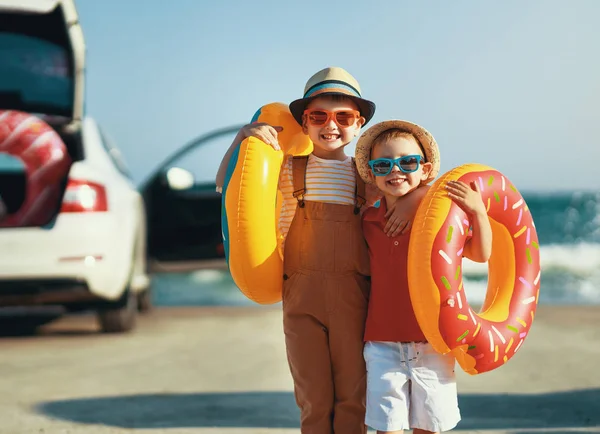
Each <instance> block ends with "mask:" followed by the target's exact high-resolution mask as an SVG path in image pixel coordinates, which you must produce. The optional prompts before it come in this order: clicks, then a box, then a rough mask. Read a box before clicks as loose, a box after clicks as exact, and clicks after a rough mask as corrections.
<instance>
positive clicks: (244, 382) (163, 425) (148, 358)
mask: <svg viewBox="0 0 600 434" xmlns="http://www.w3.org/2000/svg"><path fill="white" fill-rule="evenodd" d="M0 327H6V324H2V323H0ZM0 349H1V352H2V356H1V357H0V372H2V377H1V378H0V391H2V393H1V394H0V421H1V423H0V433H10V434H15V433H111V434H112V433H129V432H148V433H154V434H159V433H169V434H170V433H215V434H217V433H218V434H250V433H298V432H299V424H298V410H297V409H296V406H295V402H294V398H293V394H292V381H291V378H290V375H289V372H288V368H287V363H286V359H285V350H284V346H283V334H282V326H281V311H280V310H279V308H278V307H277V306H275V307H250V308H240V307H235V308H162V309H157V310H155V311H154V313H152V314H151V315H150V316H148V317H144V318H143V319H142V320H141V321H140V323H139V326H138V328H137V330H136V331H135V332H133V333H131V334H128V335H102V334H98V333H97V332H96V324H95V322H94V319H93V317H90V316H77V317H68V318H65V319H60V320H58V321H56V322H54V323H51V324H49V325H46V326H44V327H43V328H42V329H41V330H40V333H39V334H37V335H33V336H17V337H11V336H5V337H0ZM599 362H600V306H593V307H583V306H581V307H563V306H560V307H559V306H556V307H554V306H541V307H540V308H539V309H538V314H537V316H536V320H535V322H534V324H533V327H532V330H531V333H530V335H529V336H528V338H527V340H526V341H525V343H524V345H523V347H522V348H521V349H520V350H519V352H518V353H517V354H516V355H515V357H513V359H511V360H510V361H509V362H508V364H506V365H505V366H503V367H501V368H499V369H497V370H495V371H492V372H489V373H485V374H481V375H478V376H473V377H472V376H468V375H466V374H464V373H462V372H459V375H458V377H459V378H458V381H459V392H460V396H459V402H460V406H461V411H462V414H463V420H462V422H461V423H460V425H459V427H458V428H457V429H456V430H454V432H485V433H490V434H491V433H520V434H524V433H546V432H553V433H565V432H580V433H581V432H584V433H587V432H600V373H599V372H598V370H599V369H600V368H599V366H598V365H599Z"/></svg>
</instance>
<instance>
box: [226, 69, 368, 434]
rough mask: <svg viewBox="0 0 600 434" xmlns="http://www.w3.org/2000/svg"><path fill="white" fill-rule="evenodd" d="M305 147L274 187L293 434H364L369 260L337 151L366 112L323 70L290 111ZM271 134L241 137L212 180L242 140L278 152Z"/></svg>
mask: <svg viewBox="0 0 600 434" xmlns="http://www.w3.org/2000/svg"><path fill="white" fill-rule="evenodd" d="M289 107H290V111H291V113H292V115H293V116H294V118H295V119H296V120H297V121H298V123H299V124H300V125H302V129H303V131H304V133H305V134H307V135H308V136H309V137H310V139H311V140H312V142H313V144H314V150H313V152H312V153H311V154H310V155H309V156H304V157H290V158H289V159H287V160H285V161H284V163H283V165H282V169H281V175H280V180H279V189H280V190H281V192H282V193H283V197H284V203H283V207H282V212H281V219H280V228H281V232H282V234H283V235H284V236H285V237H286V238H285V245H284V275H283V279H284V282H283V326H284V332H285V342H286V348H287V355H288V361H289V365H290V370H291V373H292V377H293V379H294V391H295V396H296V402H297V403H298V406H299V407H300V410H301V431H302V433H314V434H332V433H337V434H364V433H365V432H366V426H365V424H364V421H365V389H366V371H365V363H364V358H363V336H364V326H365V319H366V315H367V304H368V298H369V287H370V284H369V277H368V276H369V256H368V251H367V246H366V243H365V241H364V238H363V235H362V230H361V219H360V210H361V207H362V206H363V205H364V204H365V201H366V198H365V184H364V182H363V181H362V179H361V177H360V176H358V175H357V173H356V166H355V164H354V160H353V159H352V158H351V157H349V156H347V155H346V154H345V152H344V148H345V147H346V145H348V144H349V143H350V142H351V141H352V139H354V137H356V136H357V135H358V134H359V133H360V129H361V127H362V126H363V125H365V124H366V123H367V122H368V121H369V120H370V119H371V118H372V117H373V114H374V112H375V104H374V103H372V102H371V101H368V100H365V99H363V98H362V97H361V94H360V87H359V85H358V82H357V81H356V80H355V79H354V77H352V76H351V75H350V74H349V73H348V72H346V71H345V70H343V69H342V68H335V67H332V68H326V69H324V70H322V71H319V72H317V73H316V74H315V75H313V76H312V77H311V78H310V79H309V80H308V82H307V84H306V87H305V90H304V97H303V98H301V99H298V100H296V101H293V102H292V103H291V104H290V106H289ZM278 131H281V128H280V127H276V126H270V125H266V124H257V123H255V124H249V125H247V126H245V127H244V128H242V129H241V130H240V132H239V133H238V135H237V136H236V138H235V139H234V141H233V143H232V147H231V148H230V150H229V151H228V152H227V154H226V155H225V157H224V159H223V162H222V163H221V166H220V168H219V173H218V174H217V185H218V186H220V185H223V179H224V174H225V168H226V167H227V164H228V162H229V158H230V156H231V152H232V151H233V149H235V146H237V144H239V143H241V142H242V140H244V139H245V138H246V137H249V136H254V137H258V138H259V139H261V140H262V141H264V142H265V143H267V144H270V145H272V146H273V147H274V148H276V149H278V144H277V132H278Z"/></svg>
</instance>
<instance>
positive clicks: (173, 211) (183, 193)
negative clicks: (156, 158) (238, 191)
mask: <svg viewBox="0 0 600 434" xmlns="http://www.w3.org/2000/svg"><path fill="white" fill-rule="evenodd" d="M240 128H241V125H235V126H231V127H227V128H223V129H219V130H214V131H210V132H208V133H206V134H204V135H202V136H200V137H197V138H196V139H195V140H192V141H191V142H190V143H188V144H187V145H185V146H184V147H182V148H181V149H179V150H178V151H176V152H175V153H174V154H172V155H171V156H170V157H169V158H167V159H166V160H165V161H164V162H163V163H162V164H160V165H159V167H158V168H157V169H156V170H155V171H154V172H153V173H152V174H151V176H149V177H148V179H147V180H146V181H145V182H144V183H143V184H142V185H141V186H140V191H141V193H142V196H143V197H144V202H145V206H146V218H147V250H148V266H149V269H150V272H185V271H192V270H198V269H202V268H226V263H225V254H224V249H223V241H222V234H221V194H220V193H217V192H216V184H215V182H214V179H215V176H216V173H217V169H218V166H219V164H220V162H221V158H222V156H223V155H224V153H225V151H226V150H227V148H228V147H229V145H230V144H231V142H232V140H233V138H234V137H235V135H236V133H237V132H238V131H239V129H240Z"/></svg>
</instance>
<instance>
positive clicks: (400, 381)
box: [356, 120, 492, 433]
mask: <svg viewBox="0 0 600 434" xmlns="http://www.w3.org/2000/svg"><path fill="white" fill-rule="evenodd" d="M356 165H357V169H358V171H359V173H360V175H361V177H362V178H363V179H364V180H365V182H367V183H371V184H375V185H376V186H377V187H378V188H379V189H380V190H381V191H382V192H383V195H384V198H383V199H382V200H381V205H380V206H379V207H378V208H370V209H368V210H367V211H366V212H365V213H364V214H363V221H362V226H363V232H364V236H365V238H366V240H367V244H368V245H369V256H370V262H371V297H370V300H369V308H368V315H367V323H366V329H365V342H366V344H365V348H364V356H365V361H366V365H367V412H366V417H365V422H366V424H367V425H368V426H370V427H372V428H374V429H376V430H377V432H378V433H399V432H402V431H403V430H407V429H413V430H414V432H415V433H427V432H441V431H447V430H450V429H452V428H454V427H455V426H456V424H457V423H458V422H459V421H460V411H459V409H458V399H457V390H456V379H455V375H454V364H455V360H454V358H453V357H452V356H451V355H442V354H439V353H437V352H435V351H434V350H433V348H432V347H431V345H429V344H428V343H427V340H426V338H425V336H424V335H423V332H422V331H421V329H420V327H419V324H418V323H417V320H416V318H415V314H414V311H413V309H412V305H411V301H410V295H409V290H408V278H407V270H406V268H407V259H408V241H409V235H408V234H406V235H399V236H395V237H389V236H387V235H386V234H385V232H384V227H385V224H386V219H385V217H384V216H385V213H386V211H387V209H389V208H391V207H393V206H396V205H398V204H396V202H397V201H398V200H401V201H403V202H405V203H406V206H407V207H412V208H413V209H412V210H407V214H409V215H410V214H414V213H415V212H416V209H417V207H418V206H419V203H420V201H421V199H422V198H423V197H424V195H425V193H426V191H427V189H428V188H429V186H428V185H427V184H428V183H429V182H431V181H432V180H433V179H434V178H435V177H436V175H437V173H438V171H439V166H440V158H439V149H438V146H437V143H436V142H435V139H434V138H433V137H432V136H431V134H429V132H428V131H427V130H425V129H424V128H422V127H420V126H418V125H415V124H413V123H410V122H406V121H400V120H391V121H385V122H381V123H379V124H377V125H374V126H372V127H371V128H369V129H368V130H367V131H365V132H364V134H363V135H362V136H361V137H360V139H359V141H358V143H357V145H356ZM446 188H447V190H448V196H449V197H450V198H451V199H452V200H454V201H455V202H456V203H457V204H458V205H459V206H460V207H461V208H462V209H463V210H464V211H465V212H466V213H467V214H469V215H470V217H471V221H472V222H473V233H472V237H471V238H470V239H469V240H468V241H467V243H466V245H465V249H464V255H465V256H466V257H468V258H469V259H472V260H474V261H476V262H486V261H487V260H488V259H489V257H490V254H491V250H492V229H491V226H490V222H489V219H488V217H487V212H486V209H485V205H484V203H483V200H482V199H481V195H480V193H479V187H478V186H477V184H476V183H473V184H472V185H471V186H469V185H467V184H465V183H463V182H449V183H448V185H447V186H446ZM408 196H410V199H409V200H407V197H408ZM415 196H416V197H415Z"/></svg>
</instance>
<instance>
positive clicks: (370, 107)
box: [290, 92, 375, 126]
mask: <svg viewBox="0 0 600 434" xmlns="http://www.w3.org/2000/svg"><path fill="white" fill-rule="evenodd" d="M325 95H341V96H344V97H346V98H349V99H351V100H352V101H354V103H355V104H356V105H357V106H358V110H359V111H360V114H361V116H362V117H364V118H365V123H364V125H366V124H367V123H368V122H369V121H370V120H371V119H372V118H373V115H374V114H375V103H374V102H372V101H369V100H367V99H363V98H359V97H357V96H352V95H346V94H345V93H340V92H323V93H320V94H319V95H315V96H310V97H308V98H300V99H297V100H295V101H292V102H291V103H290V112H291V113H292V116H294V119H296V122H298V123H299V124H300V125H302V115H303V114H304V110H305V109H306V106H307V105H308V104H309V103H310V102H311V101H312V100H313V99H315V98H318V97H321V96H325ZM364 125H363V126H364Z"/></svg>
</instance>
